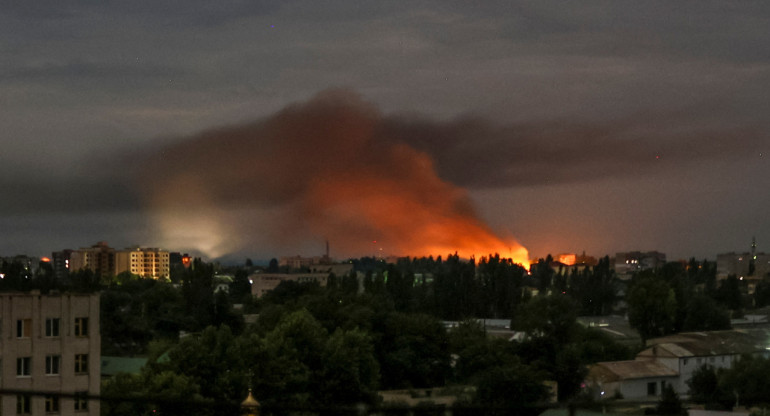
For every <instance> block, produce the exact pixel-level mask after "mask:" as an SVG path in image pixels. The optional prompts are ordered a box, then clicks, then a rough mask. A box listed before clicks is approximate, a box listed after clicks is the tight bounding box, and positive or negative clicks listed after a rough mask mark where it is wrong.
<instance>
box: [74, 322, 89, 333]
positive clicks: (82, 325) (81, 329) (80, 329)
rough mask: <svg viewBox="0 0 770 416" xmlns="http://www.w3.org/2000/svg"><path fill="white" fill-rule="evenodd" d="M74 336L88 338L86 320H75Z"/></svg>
mask: <svg viewBox="0 0 770 416" xmlns="http://www.w3.org/2000/svg"><path fill="white" fill-rule="evenodd" d="M75 336H76V337H87V336H88V318H75Z"/></svg>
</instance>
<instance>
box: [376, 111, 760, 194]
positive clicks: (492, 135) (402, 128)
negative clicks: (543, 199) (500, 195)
mask: <svg viewBox="0 0 770 416" xmlns="http://www.w3.org/2000/svg"><path fill="white" fill-rule="evenodd" d="M681 123H682V120H677V119H676V117H671V116H670V115H668V116H662V115H657V117H654V116H651V115H650V116H646V117H638V118H633V119H627V120H619V121H616V122H613V121H607V122H604V123H598V122H597V123H576V122H561V121H542V122H530V123H516V124H511V125H500V124H495V123H490V122H488V121H485V120H483V119H480V118H466V119H460V120H457V121H451V122H446V123H440V122H431V121H425V120H422V121H419V120H411V121H410V120H408V119H390V120H388V121H387V122H386V123H385V124H384V126H383V130H384V132H385V133H384V137H395V138H398V140H402V141H404V142H405V143H409V144H410V145H411V146H413V147H415V148H416V149H419V150H421V151H424V152H426V153H428V154H430V155H431V156H432V157H433V158H434V160H435V161H436V165H437V167H438V171H439V174H440V175H441V176H442V177H443V178H445V179H447V180H449V181H451V182H453V183H455V184H458V185H460V186H463V187H468V188H475V189H484V188H510V187H522V186H537V185H558V184H562V183H580V182H588V181H595V180H597V179H602V178H606V177H615V178H617V177H633V176H639V175H645V174H649V173H659V172H661V171H676V170H678V169H685V168H687V167H688V166H692V165H693V164H697V163H705V162H708V161H709V160H715V159H722V160H725V159H733V160H734V159H736V158H739V157H748V156H751V155H757V154H759V153H761V152H762V151H767V150H770V149H768V146H767V143H768V141H767V139H768V137H767V135H766V133H764V132H762V131H760V130H759V129H758V128H751V127H737V128H732V129H727V130H723V131H719V130H713V129H709V128H700V129H699V128H688V129H687V130H686V131H677V126H679V125H680V124H681ZM662 124H667V125H665V126H664V125H662Z"/></svg>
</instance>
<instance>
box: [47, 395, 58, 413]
mask: <svg viewBox="0 0 770 416" xmlns="http://www.w3.org/2000/svg"><path fill="white" fill-rule="evenodd" d="M45 411H46V413H58V412H59V396H45Z"/></svg>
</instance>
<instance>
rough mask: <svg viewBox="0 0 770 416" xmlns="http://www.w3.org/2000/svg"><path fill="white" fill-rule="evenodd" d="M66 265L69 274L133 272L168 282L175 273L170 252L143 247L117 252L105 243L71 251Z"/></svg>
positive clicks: (112, 274)
mask: <svg viewBox="0 0 770 416" xmlns="http://www.w3.org/2000/svg"><path fill="white" fill-rule="evenodd" d="M65 251H66V250H65ZM59 253H64V251H62V252H59ZM54 255H56V253H54ZM55 257H56V256H55ZM65 264H67V265H68V266H67V267H68V268H69V271H78V270H85V269H87V270H91V271H93V272H94V273H96V274H98V275H100V276H116V275H118V274H120V273H123V272H129V273H131V274H135V275H139V276H141V277H145V278H153V279H168V278H169V275H170V270H171V269H170V265H169V252H168V251H166V250H161V249H159V248H142V247H139V246H134V247H129V248H126V249H124V250H116V249H114V248H112V247H110V246H108V245H107V243H105V242H104V241H100V242H99V243H97V244H95V245H93V246H91V247H88V248H81V249H78V250H71V252H70V253H69V259H68V260H67V261H66V263H65Z"/></svg>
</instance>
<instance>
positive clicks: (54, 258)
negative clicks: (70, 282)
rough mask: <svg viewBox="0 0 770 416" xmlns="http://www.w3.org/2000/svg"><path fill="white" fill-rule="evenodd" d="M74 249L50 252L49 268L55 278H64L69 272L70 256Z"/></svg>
mask: <svg viewBox="0 0 770 416" xmlns="http://www.w3.org/2000/svg"><path fill="white" fill-rule="evenodd" d="M73 251H74V250H71V249H65V250H62V251H54V252H53V253H51V268H52V269H53V275H54V277H55V278H57V279H64V278H66V277H67V276H68V275H69V272H70V257H71V256H72V252H73Z"/></svg>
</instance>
